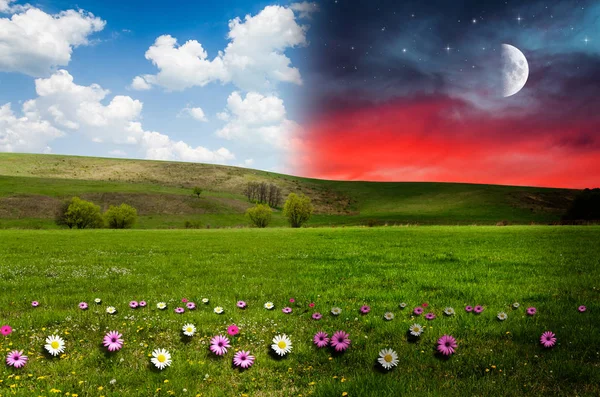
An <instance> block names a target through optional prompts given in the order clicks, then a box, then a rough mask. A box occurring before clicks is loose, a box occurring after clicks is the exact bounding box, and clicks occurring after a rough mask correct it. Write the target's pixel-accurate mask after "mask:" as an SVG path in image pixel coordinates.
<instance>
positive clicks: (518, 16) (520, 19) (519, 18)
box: [517, 15, 523, 23]
mask: <svg viewBox="0 0 600 397" xmlns="http://www.w3.org/2000/svg"><path fill="white" fill-rule="evenodd" d="M522 20H523V18H521V15H517V21H519V23H521V21H522Z"/></svg>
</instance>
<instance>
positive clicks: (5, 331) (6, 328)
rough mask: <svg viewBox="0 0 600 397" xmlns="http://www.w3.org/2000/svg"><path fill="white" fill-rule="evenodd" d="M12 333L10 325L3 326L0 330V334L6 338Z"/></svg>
mask: <svg viewBox="0 0 600 397" xmlns="http://www.w3.org/2000/svg"><path fill="white" fill-rule="evenodd" d="M11 332H12V327H11V326H10V325H3V326H2V328H0V334H2V335H4V336H7V335H10V334H11Z"/></svg>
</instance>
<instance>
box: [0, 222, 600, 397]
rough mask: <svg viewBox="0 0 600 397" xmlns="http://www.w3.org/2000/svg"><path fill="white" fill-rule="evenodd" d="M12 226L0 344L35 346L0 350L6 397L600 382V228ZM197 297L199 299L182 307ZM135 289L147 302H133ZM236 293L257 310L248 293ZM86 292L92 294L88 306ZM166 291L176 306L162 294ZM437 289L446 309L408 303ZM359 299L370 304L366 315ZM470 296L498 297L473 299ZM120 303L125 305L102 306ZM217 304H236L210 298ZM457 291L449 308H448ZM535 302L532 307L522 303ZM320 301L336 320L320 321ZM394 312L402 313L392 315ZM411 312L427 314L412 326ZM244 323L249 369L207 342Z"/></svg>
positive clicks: (528, 387) (594, 389) (570, 390)
mask: <svg viewBox="0 0 600 397" xmlns="http://www.w3.org/2000/svg"><path fill="white" fill-rule="evenodd" d="M0 241H1V242H2V244H0V290H1V291H2V293H1V294H0V322H1V323H2V324H9V325H11V326H12V327H13V329H14V330H13V332H12V334H10V335H9V336H6V337H2V336H0V349H2V351H5V352H6V351H8V350H12V349H20V350H21V349H22V350H24V351H26V352H28V354H29V356H30V362H29V363H28V365H27V366H26V367H25V368H23V369H21V370H15V369H12V368H9V367H7V366H0V395H1V396H13V395H18V396H38V395H42V396H52V395H70V396H74V395H78V396H135V395H144V396H152V395H158V396H167V395H177V396H196V395H202V396H240V395H242V394H246V395H248V396H299V395H302V396H308V395H312V396H342V395H343V393H344V392H346V393H348V395H349V396H396V395H417V394H419V395H423V394H429V395H456V396H471V395H481V396H511V395H580V396H581V395H590V396H592V395H599V394H600V386H599V384H600V349H599V347H598V346H599V345H598V335H599V331H600V317H599V316H598V312H599V311H600V273H599V272H600V245H598V241H600V227H564V226H563V227H548V226H515V227H506V228H498V227H387V228H334V229H331V228H323V229H301V230H291V229H266V230H252V229H241V230H199V231H176V230H171V231H145V230H131V231H114V230H96V231H75V230H74V231H43V230H42V231H23V230H5V231H0ZM96 297H99V298H101V299H102V300H103V303H102V304H101V305H99V306H96V305H94V304H93V299H94V298H96ZM184 297H185V298H188V299H190V300H192V301H194V302H196V303H198V306H199V307H198V309H197V310H195V311H188V312H186V313H184V314H182V315H177V314H175V313H174V312H173V309H174V308H175V307H176V306H178V305H181V303H180V300H181V299H182V298H184ZM204 297H206V298H209V299H210V303H209V304H208V305H202V304H201V303H200V300H201V299H202V298H204ZM290 298H294V299H295V300H296V302H295V303H294V304H293V305H291V307H292V308H293V313H292V314H289V315H285V314H283V313H282V312H281V308H282V307H284V306H285V305H290V304H289V303H288V302H289V299H290ZM134 299H135V300H146V301H148V303H149V305H148V307H146V308H144V309H135V310H133V309H130V308H128V306H127V304H128V302H129V301H130V300H134ZM240 299H242V300H245V301H246V302H248V308H247V309H246V310H240V309H237V308H236V307H235V303H236V301H237V300H240ZM33 300H38V301H40V303H41V304H40V306H39V307H38V308H32V307H31V304H30V302H31V301H33ZM80 301H86V302H88V303H90V309H89V310H87V311H81V310H79V309H78V308H77V305H78V303H79V302H80ZM159 301H165V302H167V303H168V305H169V308H168V309H167V310H166V311H159V310H157V309H156V303H157V302H159ZM266 301H273V302H274V303H275V305H276V308H275V310H273V311H267V310H265V309H264V308H263V304H264V303H265V302H266ZM515 301H516V302H520V303H521V307H520V308H519V309H517V310H513V309H511V304H512V303H513V302H515ZM310 302H314V303H315V304H316V307H315V308H314V309H309V307H308V304H309V303H310ZM400 302H406V303H408V307H407V308H406V309H404V310H401V309H400V308H399V307H398V304H399V303H400ZM424 302H427V303H428V304H429V307H428V308H427V309H426V311H433V312H434V313H435V314H436V315H437V318H436V319H435V320H433V321H430V322H427V321H426V320H425V319H424V318H422V316H421V317H418V318H413V317H412V316H411V310H412V308H414V307H416V306H417V305H420V304H422V303H424ZM363 304H367V305H370V306H371V312H370V313H369V314H367V315H359V314H358V310H359V308H360V306H361V305H363ZM468 304H470V305H475V304H482V305H483V306H484V307H485V311H484V312H483V313H482V314H480V315H474V314H472V313H471V314H468V313H465V311H464V307H465V305H468ZM108 305H113V306H115V307H116V308H117V309H118V313H117V314H116V315H113V316H111V315H108V314H106V313H105V309H106V307H107V306H108ZM217 305H220V306H223V307H224V308H225V313H224V314H222V315H216V314H214V313H213V308H214V307H215V306H217ZM579 305H586V306H587V308H588V310H587V311H586V312H585V313H579V312H578V311H577V307H578V306H579ZM332 306H339V307H341V308H342V310H343V312H342V314H341V315H340V316H339V317H333V316H331V315H329V310H330V309H331V307H332ZM446 306H452V307H454V309H455V310H456V315H455V316H454V317H446V316H444V315H443V314H442V310H443V309H444V308H445V307H446ZM528 306H534V307H536V308H537V309H538V312H537V314H536V315H535V316H533V317H528V316H526V315H525V309H526V308H527V307H528ZM313 311H319V312H321V313H323V314H324V316H323V319H322V320H320V321H314V320H312V319H311V318H310V316H311V314H312V313H313ZM386 311H392V312H393V313H394V314H395V315H396V317H395V319H394V320H392V321H389V322H386V321H384V320H383V318H382V315H383V314H384V312H386ZM500 311H505V312H507V313H508V316H509V317H508V319H507V320H506V321H504V322H500V321H498V320H497V319H496V314H497V313H498V312H500ZM415 321H417V322H419V323H420V324H422V325H426V330H425V332H424V333H423V335H422V336H421V337H420V340H419V341H418V342H410V341H408V339H407V330H408V327H409V325H410V324H412V323H413V322H415ZM187 322H192V323H194V324H195V325H196V326H197V328H198V333H197V335H195V336H194V337H192V339H191V341H189V342H186V341H184V340H183V339H182V337H181V331H180V330H181V327H182V325H183V324H184V323H187ZM232 323H235V324H237V325H238V326H239V327H240V330H241V334H240V335H239V336H238V337H236V338H234V341H233V347H234V348H239V349H249V350H251V351H252V353H254V354H255V355H256V362H255V364H254V366H252V367H251V368H250V369H249V370H247V371H244V372H240V371H238V370H235V369H233V368H232V366H231V359H232V355H233V352H229V353H228V354H227V355H226V356H225V357H224V358H215V357H214V356H213V355H212V354H211V353H210V352H209V351H208V348H207V344H206V343H207V341H208V338H210V337H211V336H213V335H216V334H219V333H225V330H226V327H227V326H228V325H229V324H232ZM113 329H116V330H118V331H120V332H122V333H123V335H124V338H125V341H126V344H125V347H124V348H123V349H122V350H121V351H119V352H117V353H114V354H107V353H105V350H104V349H103V348H102V347H101V345H100V342H101V340H102V336H103V335H104V334H105V333H106V332H107V331H109V330H113ZM318 330H325V331H327V332H328V333H329V334H330V335H331V333H332V332H333V331H335V330H346V331H348V332H349V334H350V339H351V340H352V344H351V347H350V348H349V349H348V351H346V352H345V353H343V354H339V355H335V354H333V355H332V354H331V352H330V351H329V350H327V349H323V350H318V349H316V348H315V347H314V346H313V345H312V342H311V339H312V335H313V334H314V333H315V332H316V331H318ZM547 330H550V331H553V332H555V333H556V336H557V338H558V344H557V346H555V347H554V348H552V349H544V348H543V347H541V346H540V343H539V338H540V335H541V334H542V332H544V331H547ZM53 333H58V334H60V335H61V336H62V337H63V338H65V340H66V348H67V350H66V355H65V356H64V357H62V358H49V356H47V355H46V354H45V353H44V352H43V349H42V346H43V344H44V339H45V337H46V336H48V335H50V334H53ZM278 333H286V334H288V335H290V336H291V339H292V341H293V351H292V352H291V353H290V354H289V355H288V356H286V357H285V358H283V359H276V358H274V357H273V355H272V354H270V353H269V345H270V340H271V339H272V337H273V336H274V335H275V334H278ZM445 333H448V334H451V335H453V336H455V337H456V338H457V340H458V349H457V353H456V354H455V355H453V356H452V357H450V358H449V359H448V360H444V359H440V358H439V357H437V356H436V355H435V354H434V343H435V341H436V340H437V338H438V337H439V336H441V335H442V334H445ZM386 347H391V348H393V349H395V350H396V351H397V352H398V354H399V359H400V362H399V364H398V367H396V368H395V369H393V370H392V371H390V372H389V373H383V372H382V371H380V370H379V369H378V368H377V366H376V365H375V364H376V358H377V355H378V352H379V350H380V349H382V348H386ZM155 348H166V349H168V350H169V351H170V352H171V354H172V356H173V360H174V361H173V364H172V365H171V367H169V368H167V369H165V370H164V371H162V372H159V371H156V370H153V369H152V368H151V366H150V361H149V358H148V354H149V353H151V352H152V350H153V349H155ZM207 375H208V376H207ZM113 379H114V380H115V381H114V382H113V383H111V380H113ZM184 389H185V390H187V391H184ZM51 390H54V391H56V390H60V392H56V394H54V392H52V391H51Z"/></svg>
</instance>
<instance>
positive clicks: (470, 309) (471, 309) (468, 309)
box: [465, 306, 473, 313]
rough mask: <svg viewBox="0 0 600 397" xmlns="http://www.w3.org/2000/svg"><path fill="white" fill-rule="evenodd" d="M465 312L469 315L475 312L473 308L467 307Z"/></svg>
mask: <svg viewBox="0 0 600 397" xmlns="http://www.w3.org/2000/svg"><path fill="white" fill-rule="evenodd" d="M465 311H466V312H467V313H471V312H472V311H473V306H466V307H465Z"/></svg>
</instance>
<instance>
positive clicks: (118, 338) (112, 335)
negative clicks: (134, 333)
mask: <svg viewBox="0 0 600 397" xmlns="http://www.w3.org/2000/svg"><path fill="white" fill-rule="evenodd" d="M122 338H123V335H121V334H120V333H118V332H117V331H110V332H109V333H108V334H106V335H105V336H104V339H103V340H102V342H103V344H104V346H105V347H107V348H108V351H109V352H114V351H117V350H121V348H122V347H123V339H122Z"/></svg>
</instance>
